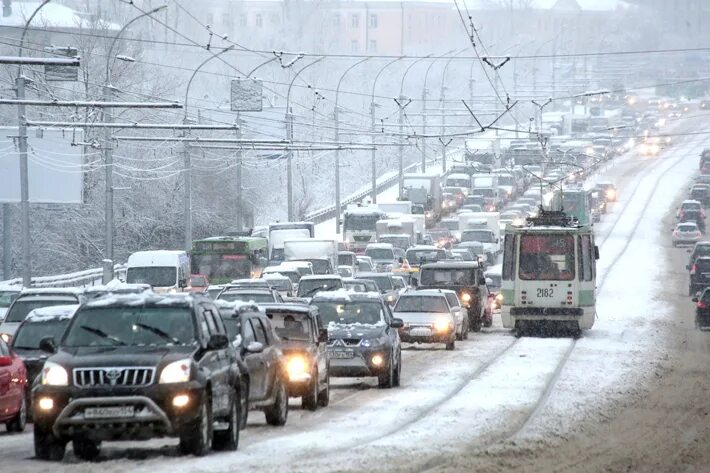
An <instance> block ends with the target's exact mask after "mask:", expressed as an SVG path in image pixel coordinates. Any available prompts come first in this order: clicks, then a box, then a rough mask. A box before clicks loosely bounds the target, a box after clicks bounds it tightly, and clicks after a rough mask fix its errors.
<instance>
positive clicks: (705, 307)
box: [698, 301, 708, 309]
mask: <svg viewBox="0 0 710 473" xmlns="http://www.w3.org/2000/svg"><path fill="white" fill-rule="evenodd" d="M707 308H708V305H707V304H706V303H705V302H703V301H698V309H707Z"/></svg>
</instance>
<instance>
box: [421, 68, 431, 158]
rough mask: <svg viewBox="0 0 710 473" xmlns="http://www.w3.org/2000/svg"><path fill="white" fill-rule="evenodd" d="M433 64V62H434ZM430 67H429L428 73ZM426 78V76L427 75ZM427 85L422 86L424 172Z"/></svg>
mask: <svg viewBox="0 0 710 473" xmlns="http://www.w3.org/2000/svg"><path fill="white" fill-rule="evenodd" d="M432 64H433V62H432ZM428 72H429V69H427V73H428ZM425 80H426V76H425ZM426 95H427V93H426V86H425V87H424V88H422V165H421V167H422V172H426V138H425V136H426V113H427V111H426Z"/></svg>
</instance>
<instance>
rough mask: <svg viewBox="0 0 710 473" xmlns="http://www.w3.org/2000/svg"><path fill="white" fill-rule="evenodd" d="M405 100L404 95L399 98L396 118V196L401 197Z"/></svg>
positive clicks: (402, 188)
mask: <svg viewBox="0 0 710 473" xmlns="http://www.w3.org/2000/svg"><path fill="white" fill-rule="evenodd" d="M405 100H407V98H406V97H405V96H404V95H400V96H399V101H398V102H397V106H398V107H399V117H398V123H399V146H398V147H397V172H398V174H397V175H398V177H399V178H398V179H397V181H398V185H399V192H398V194H397V195H402V191H403V190H404V137H403V135H404V107H405V103H404V101H405Z"/></svg>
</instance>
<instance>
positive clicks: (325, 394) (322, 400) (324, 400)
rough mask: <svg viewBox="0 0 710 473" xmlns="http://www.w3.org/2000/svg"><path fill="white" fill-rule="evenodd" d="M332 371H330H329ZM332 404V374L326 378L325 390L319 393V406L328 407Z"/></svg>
mask: <svg viewBox="0 0 710 473" xmlns="http://www.w3.org/2000/svg"><path fill="white" fill-rule="evenodd" d="M328 371H330V370H328ZM329 403H330V373H328V374H327V375H326V377H325V388H323V389H322V390H321V392H319V393H318V405H319V406H321V407H326V406H327V405H328V404H329Z"/></svg>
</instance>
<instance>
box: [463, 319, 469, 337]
mask: <svg viewBox="0 0 710 473" xmlns="http://www.w3.org/2000/svg"><path fill="white" fill-rule="evenodd" d="M463 323H464V327H463V328H464V331H463V340H468V332H469V331H470V325H469V323H468V317H465V318H464V321H463Z"/></svg>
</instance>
